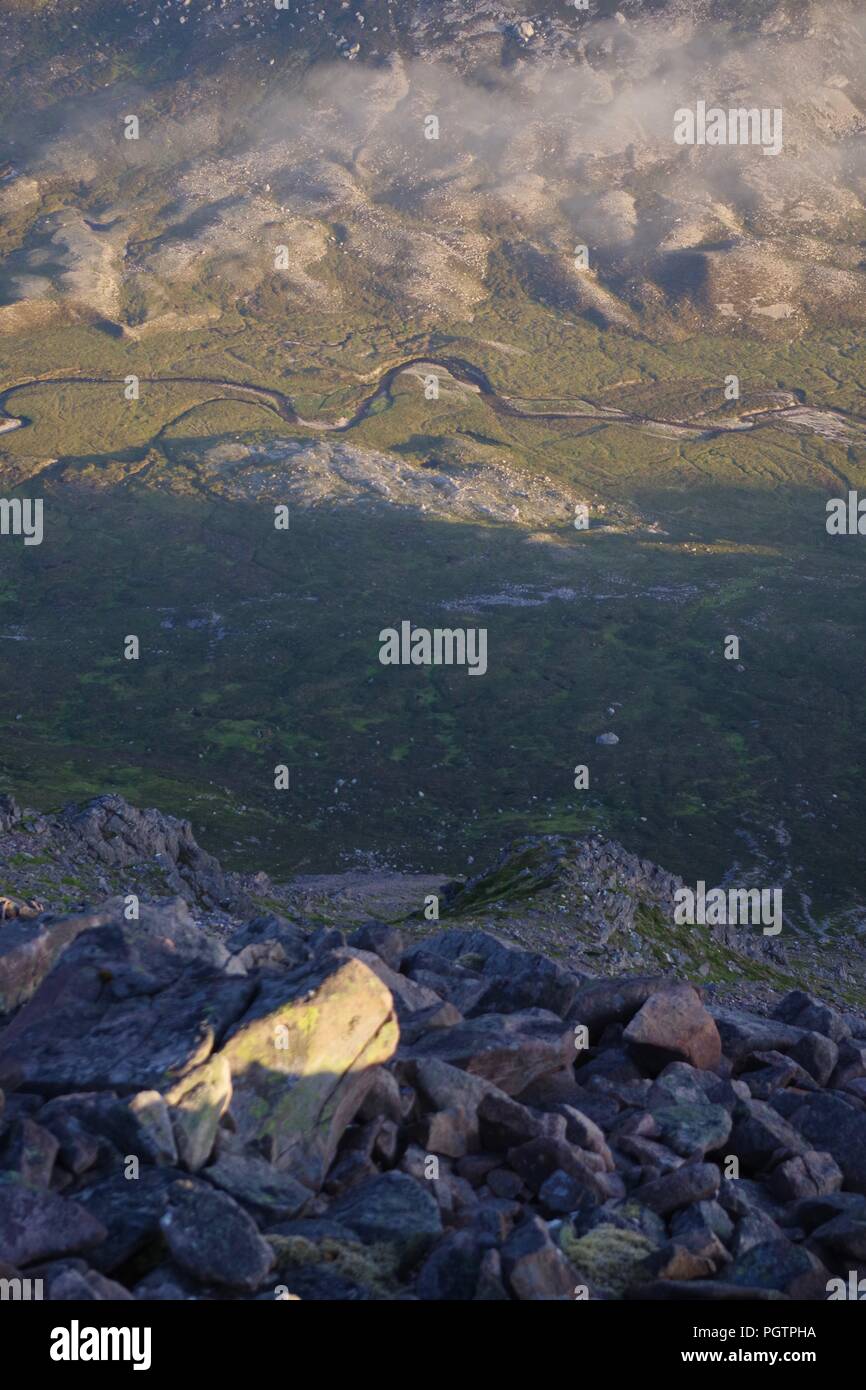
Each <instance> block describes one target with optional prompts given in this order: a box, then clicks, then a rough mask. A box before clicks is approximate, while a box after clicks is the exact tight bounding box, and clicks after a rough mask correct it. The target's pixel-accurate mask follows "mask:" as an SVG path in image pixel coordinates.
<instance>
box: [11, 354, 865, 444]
mask: <svg viewBox="0 0 866 1390" xmlns="http://www.w3.org/2000/svg"><path fill="white" fill-rule="evenodd" d="M421 367H425V368H428V369H430V370H434V369H436V368H439V369H440V370H442V371H446V372H448V374H449V375H450V376H451V377H452V378H453V379H454V380H455V381H459V382H460V383H461V384H462V385H464V386H470V387H472V388H473V389H474V390H476V391H477V392H478V393H479V395H480V396H481V397H482V398H483V399H484V401H485V402H486V403H487V405H489V406H490V408H491V409H492V410H493V411H495V412H496V414H497V415H504V416H508V417H510V418H512V419H516V420H548V421H549V420H559V421H566V420H575V421H582V422H591V421H594V422H596V423H601V424H608V425H612V424H615V425H623V426H626V427H627V428H632V429H642V430H651V431H653V432H658V431H659V430H663V431H665V432H666V433H668V434H672V435H677V434H683V435H689V436H691V437H693V438H697V439H713V438H716V437H718V436H720V435H725V434H742V433H748V432H750V431H753V430H757V429H761V428H765V427H766V426H768V425H772V424H774V423H776V422H779V421H782V420H785V419H786V418H788V419H790V418H792V417H796V415H797V414H798V413H799V412H802V411H803V410H804V409H806V408H807V407H806V405H805V399H804V393H803V392H801V391H796V390H795V391H789V392H787V395H788V396H789V397H790V398H791V399H790V400H789V402H788V403H787V404H779V405H777V406H767V407H765V408H763V409H761V410H755V411H751V412H746V413H744V414H743V415H741V416H739V417H738V418H737V419H735V420H732V421H731V422H730V423H729V424H728V423H720V422H718V421H716V422H714V423H713V424H712V425H708V424H707V423H706V421H701V420H671V419H661V418H658V417H656V416H653V415H645V414H640V413H637V412H635V411H630V410H620V409H618V408H616V407H608V406H598V405H594V404H593V403H592V402H587V401H585V400H582V399H581V400H579V401H577V402H576V403H575V406H576V408H575V409H572V410H566V409H559V410H526V409H524V408H523V407H522V406H521V405H518V404H517V401H516V399H515V398H514V397H511V396H507V395H503V394H501V393H500V392H499V391H497V389H496V387H495V386H494V385H493V384H492V382H491V381H490V378H489V377H488V376H487V374H486V373H485V372H484V371H483V370H482V369H481V368H480V367H477V366H475V365H474V363H472V362H467V361H466V360H465V359H464V358H462V357H438V356H430V355H427V356H422V357H410V358H407V359H406V360H405V361H403V362H399V363H397V364H396V365H395V366H393V367H389V368H388V370H387V371H385V372H383V373H382V375H381V376H380V378H379V381H378V383H377V384H376V386H375V387H374V389H373V390H372V391H371V392H370V393H369V394H368V395H367V396H365V397H364V398H363V399H362V400H361V401H360V403H359V404H358V406H357V407H356V408H355V410H354V412H353V414H352V415H350V416H347V417H343V418H341V419H339V420H336V421H326V420H305V419H304V418H303V417H302V416H300V415H299V414H298V411H297V409H296V407H295V405H294V403H293V401H292V399H291V397H290V396H287V395H286V394H285V392H283V391H278V390H277V389H276V388H275V387H272V386H257V385H256V384H255V383H252V382H245V381H229V380H226V379H224V378H222V377H206V376H143V377H140V378H139V380H140V382H143V383H146V384H149V385H178V386H204V387H214V388H215V390H216V395H214V396H211V397H208V398H207V399H206V400H204V401H198V402H196V404H195V405H194V406H192V407H189V406H188V407H186V408H185V409H184V410H183V411H182V412H181V414H180V415H176V416H174V417H173V418H172V419H171V420H169V421H167V422H166V424H165V425H163V426H162V428H161V429H160V431H159V434H163V433H164V432H165V430H166V429H168V428H169V427H170V426H171V425H172V424H174V423H176V421H177V420H179V419H180V418H182V416H183V415H186V414H188V413H189V411H190V410H191V409H192V410H194V409H198V407H199V406H201V405H205V404H207V403H208V401H213V400H240V401H246V402H250V403H255V404H258V405H262V406H264V407H265V409H266V410H270V411H272V412H273V413H274V414H275V415H277V416H278V417H279V419H280V420H282V421H284V422H285V423H286V424H289V425H295V426H299V427H301V428H303V429H309V430H317V431H321V432H322V433H330V434H345V433H346V432H347V431H349V430H353V429H355V428H356V427H357V426H358V425H360V424H361V422H362V421H363V420H365V419H366V418H367V416H368V415H369V414H370V412H371V411H372V410H373V408H374V407H375V406H376V404H377V402H378V401H380V400H382V399H383V398H384V399H390V398H391V391H392V388H393V385H394V382H395V381H396V380H397V378H398V377H399V376H400V375H401V373H403V372H407V371H411V370H413V369H414V368H421ZM123 384H124V380H123V379H122V378H119V377H104V376H85V375H84V374H82V373H69V372H65V373H61V374H58V375H56V376H55V375H46V376H38V377H29V378H27V379H24V380H21V381H14V382H11V383H9V384H8V385H6V386H3V387H0V434H2V433H9V432H10V431H11V430H15V429H23V428H26V427H27V426H28V425H31V424H32V423H33V422H32V420H30V419H29V418H28V417H27V416H26V415H21V416H17V415H13V414H11V413H9V412H7V410H6V406H7V402H8V401H9V399H10V397H12V396H13V395H15V394H16V393H17V392H19V391H26V390H32V389H33V388H34V387H41V386H112V385H116V386H123ZM812 409H813V410H814V411H816V412H820V414H821V415H822V416H824V417H826V418H828V419H830V420H835V421H838V424H839V427H840V428H844V426H845V425H846V424H853V425H857V426H860V427H866V419H864V418H863V417H861V416H858V415H855V414H853V413H851V412H848V411H844V410H839V409H836V408H832V409H831V408H829V407H812ZM156 437H157V438H158V435H157V436H156Z"/></svg>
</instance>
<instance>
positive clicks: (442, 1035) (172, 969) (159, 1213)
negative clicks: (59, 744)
mask: <svg viewBox="0 0 866 1390" xmlns="http://www.w3.org/2000/svg"><path fill="white" fill-rule="evenodd" d="M117 801H119V799H115V798H100V799H99V800H98V801H97V803H94V804H93V806H92V807H91V808H90V814H89V815H88V814H86V813H85V815H84V824H85V825H87V826H90V827H92V826H94V825H100V824H106V826H107V825H111V824H113V821H112V820H111V817H115V816H116V819H117V821H119V823H120V826H119V828H118V827H117V826H115V828H114V832H115V833H116V834H117V835H118V836H119V838H120V841H121V844H122V843H123V840H124V835H125V834H126V835H128V834H129V827H130V825H131V823H132V818H131V817H130V816H126V815H124V814H123V807H124V806H125V803H121V805H120V806H118V805H117V804H116V803H117ZM94 807H95V808H96V809H94ZM127 809H128V810H129V811H131V810H132V808H127ZM109 811H110V816H109V815H107V812H109ZM135 814H136V815H138V814H139V813H135ZM6 815H7V817H9V816H13V815H14V810H12V809H10V808H9V805H8V803H7V805H6ZM78 815H79V816H80V815H81V813H78ZM103 817H105V820H103V819H102V818H103ZM165 819H166V824H167V825H168V826H169V828H171V818H165ZM75 820H76V815H75V814H74V813H72V812H70V813H68V814H67V816H66V818H64V817H61V818H58V821H57V826H58V829H57V831H56V832H55V833H56V834H57V835H58V836H60V837H62V836H63V835H64V834H65V835H67V836H69V835H70V834H72V833H74V832H71V831H70V829H69V826H70V824H72V823H74V822H75ZM143 823H144V825H146V826H147V828H148V833H152V834H154V835H157V836H158V833H162V831H161V827H160V818H159V817H158V814H157V813H144V815H143ZM178 824H180V825H182V824H183V823H177V822H175V823H174V825H175V826H177V825H178ZM124 826H125V827H126V830H125V831H124V829H123V827H124ZM190 838H191V836H190ZM102 839H104V836H103V834H102V833H101V832H100V834H98V835H97V836H96V840H95V846H96V848H95V850H94V856H95V859H96V860H97V861H98V860H99V859H100V850H99V845H100V841H101V840H102ZM177 842H178V847H179V848H182V847H184V846H185V849H184V851H183V852H184V853H185V854H186V858H187V861H189V860H190V859H193V860H195V858H196V856H195V855H194V853H193V850H192V846H191V845H190V843H189V841H188V840H187V839H186V835H185V833H184V832H182V831H178V832H177ZM192 843H193V844H194V841H193V842H192ZM196 848H197V847H196ZM123 852H124V851H122V849H121V848H120V846H118V853H121V854H122V853H123ZM158 852H162V851H158ZM198 871H199V872H201V873H202V874H203V875H204V881H205V882H206V883H207V884H208V887H207V888H206V889H205V890H204V892H205V894H206V896H207V897H208V898H209V900H210V901H211V902H213V901H214V897H213V891H214V885H215V884H216V883H218V882H219V879H218V877H217V876H218V874H219V873H220V872H221V871H220V870H219V868H218V866H215V861H209V857H208V859H207V860H206V861H205V862H203V863H202V862H199V864H198ZM168 872H169V873H171V868H170V867H169V870H168ZM128 877H129V873H128V871H127V879H128ZM660 877H661V878H662V879H663V876H660ZM195 880H196V871H195V870H194V869H191V868H190V865H189V863H188V862H187V876H186V881H185V883H184V885H183V886H184V887H185V891H186V893H187V898H186V899H185V898H184V897H181V896H176V897H174V898H170V899H163V900H161V901H155V900H147V899H146V897H145V896H142V898H141V900H140V903H139V908H138V911H139V917H138V919H137V920H127V916H126V913H127V911H128V908H129V894H128V893H127V894H125V895H124V896H122V897H117V898H114V899H108V900H107V901H104V902H103V903H102V904H101V905H100V906H99V907H98V908H96V909H95V910H91V911H85V912H80V913H76V914H71V915H69V914H67V915H60V914H58V915H52V914H50V913H46V914H43V915H42V916H40V917H37V918H36V919H34V920H25V919H23V918H22V919H19V920H17V921H15V920H11V921H7V922H5V923H4V924H2V926H0V992H2V994H3V997H4V1004H3V1008H4V1010H5V1015H4V1019H3V1026H2V1028H0V1088H2V1092H3V1105H2V1110H0V1277H6V1278H14V1277H17V1276H19V1275H20V1276H22V1277H30V1278H41V1279H42V1280H43V1281H44V1286H45V1292H46V1297H48V1298H51V1299H56V1300H78V1299H97V1300H105V1299H120V1300H127V1299H142V1300H148V1299H202V1298H204V1299H254V1300H255V1299H260V1300H270V1299H274V1298H284V1297H292V1298H301V1299H331V1300H343V1299H346V1300H360V1299H407V1298H409V1299H421V1300H445V1299H460V1300H500V1301H505V1300H519V1301H523V1300H526V1301H529V1300H535V1299H542V1300H547V1299H554V1300H559V1299H572V1298H574V1297H575V1296H582V1295H583V1294H584V1293H585V1294H586V1295H588V1296H589V1297H590V1298H593V1299H604V1300H610V1299H619V1298H629V1299H630V1298H639V1299H671V1298H673V1299H700V1300H707V1299H744V1298H758V1299H769V1300H785V1299H823V1298H826V1297H828V1293H829V1291H830V1290H831V1289H832V1287H833V1285H832V1284H831V1282H830V1281H832V1280H833V1279H842V1280H844V1281H846V1282H847V1280H848V1278H849V1275H850V1271H851V1270H854V1271H855V1272H856V1273H857V1275H858V1277H861V1276H862V1275H863V1274H864V1273H866V1022H864V1020H863V1019H862V1018H861V1017H859V1016H857V1015H855V1014H851V1013H847V1012H844V1011H842V1010H841V1009H838V1008H835V1007H833V1006H831V1005H829V1004H827V1003H825V1002H823V1001H822V1000H820V999H819V998H816V997H814V996H810V995H809V994H807V993H805V992H804V991H802V990H792V991H790V992H789V993H788V994H787V995H786V996H785V997H784V998H782V999H781V1000H780V1001H779V1002H778V1003H777V1004H776V1006H775V1007H774V1008H773V1010H772V1012H771V1013H770V1014H763V1015H762V1014H759V1013H757V1012H754V1011H751V1010H749V1009H746V1008H743V1007H736V1006H733V1005H732V1004H731V1003H730V1002H726V1003H725V1004H724V1005H721V1004H719V1003H718V1002H717V1001H714V1000H713V999H711V998H710V997H709V991H703V990H701V989H699V988H696V987H695V986H693V985H692V984H690V983H688V982H687V981H684V980H676V979H672V978H670V976H665V975H662V974H659V973H653V974H647V973H645V974H642V975H631V976H619V977H617V978H603V977H593V976H591V975H589V974H588V973H587V972H586V971H584V970H580V969H576V968H568V967H566V966H565V965H563V964H561V963H559V962H558V961H555V960H553V959H551V958H550V957H548V956H545V955H544V954H542V953H541V952H538V951H534V950H527V949H523V948H521V947H519V946H516V945H514V944H511V943H509V942H507V941H505V940H504V939H503V938H502V936H501V935H497V934H493V933H492V932H484V931H480V930H477V929H474V928H470V929H466V928H465V927H463V926H450V927H445V928H441V929H440V928H436V929H434V930H429V931H428V932H427V933H426V934H424V935H418V934H417V932H415V930H414V928H413V926H412V924H411V923H407V926H406V928H405V929H404V930H400V929H398V928H397V927H395V926H394V925H393V924H389V923H383V922H376V921H369V922H367V923H366V924H363V925H361V926H359V927H357V928H356V929H355V930H354V931H352V932H351V933H349V934H348V935H347V934H346V933H344V932H342V931H340V930H338V929H336V928H334V927H329V926H319V927H317V928H314V929H311V924H310V923H299V922H292V921H290V920H289V919H288V918H287V917H285V916H282V915H280V914H277V913H275V912H271V913H260V914H259V915H257V916H256V915H251V916H248V917H247V919H246V920H240V919H239V918H235V917H233V916H232V915H231V914H230V913H228V912H225V911H224V912H223V914H222V920H221V927H222V930H221V931H219V932H218V931H217V930H215V929H214V924H215V922H216V916H217V915H218V914H215V915H214V917H213V919H212V920H209V918H208V915H207V912H203V911H202V909H201V908H199V907H196V906H195V899H196V886H195ZM106 881H107V880H106ZM227 881H228V886H229V888H230V889H233V890H235V891H239V890H240V889H242V887H243V885H240V884H232V883H231V882H230V881H229V880H227ZM477 891H478V889H477V885H475V886H473V885H468V886H465V887H463V888H457V889H455V890H454V892H453V896H455V897H459V895H460V894H461V893H467V892H468V893H469V894H470V895H471V894H473V893H477ZM446 896H447V895H446ZM235 905H236V906H238V902H237V899H235ZM208 911H209V909H208ZM253 911H255V910H254V909H253ZM196 914H197V915H196ZM732 1158H735V1159H736V1160H737V1162H738V1165H739V1177H737V1178H733V1177H731V1176H728V1174H729V1173H730V1172H731V1171H732V1165H731V1159H732Z"/></svg>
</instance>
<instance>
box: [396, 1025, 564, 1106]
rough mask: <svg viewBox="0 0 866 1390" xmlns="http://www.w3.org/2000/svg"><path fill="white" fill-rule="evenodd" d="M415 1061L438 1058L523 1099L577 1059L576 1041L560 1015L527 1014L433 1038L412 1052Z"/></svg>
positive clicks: (459, 1027)
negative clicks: (546, 1077) (547, 1076)
mask: <svg viewBox="0 0 866 1390" xmlns="http://www.w3.org/2000/svg"><path fill="white" fill-rule="evenodd" d="M407 1054H408V1057H409V1058H411V1059H414V1060H420V1059H421V1058H426V1057H434V1058H437V1059H439V1060H440V1061H443V1062H450V1063H451V1065H452V1066H456V1067H460V1068H462V1069H463V1070H464V1071H467V1072H469V1073H470V1074H472V1075H474V1076H479V1077H481V1078H483V1079H484V1080H486V1081H491V1082H493V1084H494V1085H495V1086H498V1087H499V1089H500V1090H501V1091H505V1093H506V1094H507V1095H510V1096H519V1095H520V1093H521V1092H522V1091H524V1090H525V1089H526V1087H527V1086H529V1085H531V1084H532V1082H533V1081H535V1080H537V1078H538V1077H539V1076H544V1075H545V1073H546V1072H554V1071H560V1070H561V1069H562V1067H563V1066H564V1065H565V1064H566V1062H567V1061H569V1060H573V1058H574V1036H573V1033H572V1031H571V1029H569V1028H567V1027H565V1026H564V1025H563V1024H562V1022H561V1021H560V1020H559V1019H558V1018H557V1017H556V1016H555V1014H551V1013H548V1012H547V1011H546V1010H544V1009H525V1010H523V1011H521V1012H517V1013H512V1014H486V1015H484V1017H482V1018H476V1019H471V1020H467V1021H466V1022H464V1023H459V1024H457V1025H456V1026H455V1027H453V1028H442V1029H439V1030H437V1031H436V1032H435V1033H432V1034H428V1035H427V1036H426V1037H424V1038H421V1039H420V1040H419V1041H418V1042H416V1043H414V1044H413V1045H412V1047H411V1048H410V1049H408V1050H407Z"/></svg>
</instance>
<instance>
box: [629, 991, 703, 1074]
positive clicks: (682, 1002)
mask: <svg viewBox="0 0 866 1390" xmlns="http://www.w3.org/2000/svg"><path fill="white" fill-rule="evenodd" d="M623 1041H624V1042H625V1043H626V1044H627V1046H628V1048H629V1050H630V1051H631V1053H632V1054H633V1056H634V1057H635V1058H636V1059H637V1060H638V1061H639V1062H640V1064H641V1065H642V1067H644V1069H645V1070H647V1071H649V1072H651V1073H653V1074H654V1073H656V1072H659V1071H661V1070H662V1068H663V1067H665V1066H667V1064H668V1063H669V1062H675V1061H683V1062H689V1063H690V1064H691V1065H692V1066H694V1067H698V1068H700V1069H702V1070H712V1069H713V1068H715V1067H717V1066H718V1065H719V1062H720V1061H721V1056H722V1044H721V1039H720V1037H719V1031H718V1029H717V1027H716V1025H715V1023H714V1021H713V1019H712V1018H711V1016H710V1014H709V1013H708V1012H707V1010H706V1009H705V1008H704V1005H703V1004H702V1002H701V998H700V995H699V994H698V993H697V991H696V990H694V989H692V987H691V985H686V984H679V985H671V986H668V987H666V988H665V989H664V990H659V991H658V992H657V993H655V994H652V995H650V997H649V998H648V999H647V1000H646V1002H645V1003H644V1004H643V1005H642V1006H641V1008H640V1009H639V1010H638V1012H637V1013H636V1014H635V1016H634V1018H632V1020H631V1022H630V1023H629V1024H628V1027H627V1028H626V1030H625V1032H624V1033H623Z"/></svg>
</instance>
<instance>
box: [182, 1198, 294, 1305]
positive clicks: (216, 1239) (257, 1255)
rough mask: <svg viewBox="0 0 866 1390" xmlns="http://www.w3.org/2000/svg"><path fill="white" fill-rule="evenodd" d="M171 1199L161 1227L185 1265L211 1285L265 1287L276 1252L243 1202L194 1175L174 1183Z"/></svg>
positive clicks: (183, 1267)
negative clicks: (195, 1177)
mask: <svg viewBox="0 0 866 1390" xmlns="http://www.w3.org/2000/svg"><path fill="white" fill-rule="evenodd" d="M167 1198H168V1200H167V1205H166V1210H165V1211H164V1213H163V1215H162V1217H161V1219H160V1223H159V1224H160V1229H161V1231H162V1233H163V1236H164V1237H165V1242H166V1245H167V1246H168V1248H169V1250H170V1251H171V1254H172V1257H173V1258H174V1259H175V1260H176V1261H177V1264H178V1265H179V1266H180V1268H181V1269H182V1270H185V1271H186V1273H187V1274H190V1275H192V1276H193V1277H194V1278H195V1279H198V1280H200V1281H201V1282H202V1283H205V1284H211V1283H213V1284H219V1285H223V1286H225V1287H227V1288H232V1289H245V1290H252V1289H257V1288H259V1286H260V1285H261V1284H262V1282H263V1281H264V1279H265V1278H266V1277H267V1275H268V1273H269V1271H270V1269H271V1267H272V1265H273V1251H272V1250H271V1247H270V1246H269V1245H268V1243H267V1242H266V1241H265V1240H263V1239H262V1237H261V1236H260V1235H259V1233H258V1231H257V1229H256V1226H255V1222H254V1221H253V1220H252V1218H251V1217H250V1216H248V1215H247V1213H246V1212H245V1211H244V1210H243V1209H242V1208H241V1207H239V1206H238V1204H237V1202H235V1201H234V1200H233V1199H232V1198H231V1197H229V1196H228V1195H227V1194H226V1193H225V1192H219V1191H216V1190H215V1189H214V1188H212V1187H209V1186H208V1185H207V1184H206V1183H202V1182H198V1181H196V1180H195V1179H192V1178H187V1179H182V1180H180V1181H178V1182H175V1183H172V1185H171V1187H170V1188H169V1189H168V1194H167Z"/></svg>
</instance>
